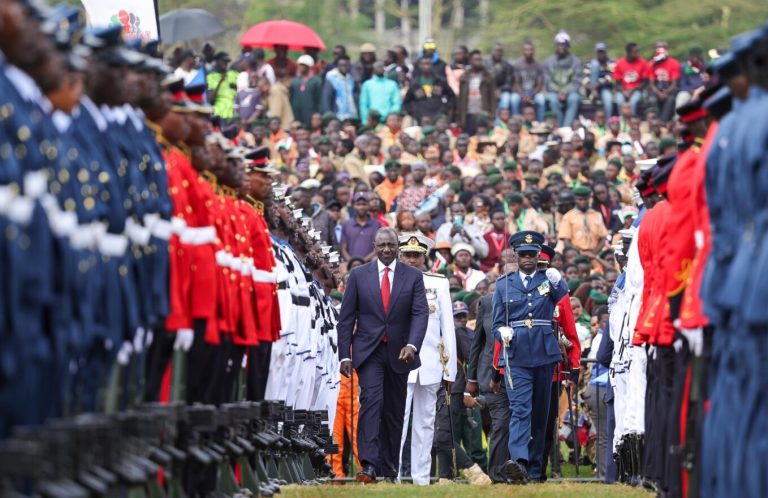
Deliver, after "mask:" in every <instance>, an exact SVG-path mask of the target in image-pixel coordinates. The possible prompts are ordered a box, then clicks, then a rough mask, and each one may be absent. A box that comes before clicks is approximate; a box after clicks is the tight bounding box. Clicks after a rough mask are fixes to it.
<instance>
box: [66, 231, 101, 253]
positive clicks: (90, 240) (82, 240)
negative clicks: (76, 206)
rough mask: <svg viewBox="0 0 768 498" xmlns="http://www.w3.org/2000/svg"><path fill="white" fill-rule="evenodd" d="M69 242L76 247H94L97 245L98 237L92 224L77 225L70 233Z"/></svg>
mask: <svg viewBox="0 0 768 498" xmlns="http://www.w3.org/2000/svg"><path fill="white" fill-rule="evenodd" d="M69 243H70V244H72V247H74V248H75V249H93V248H94V246H95V245H96V237H95V236H94V231H93V229H92V228H91V225H77V226H75V227H74V228H73V229H72V232H71V233H70V234H69Z"/></svg>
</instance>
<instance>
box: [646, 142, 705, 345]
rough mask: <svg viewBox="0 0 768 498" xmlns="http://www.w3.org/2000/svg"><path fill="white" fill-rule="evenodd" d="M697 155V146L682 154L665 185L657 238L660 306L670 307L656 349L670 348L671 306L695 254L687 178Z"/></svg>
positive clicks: (672, 334) (672, 332) (690, 187)
mask: <svg viewBox="0 0 768 498" xmlns="http://www.w3.org/2000/svg"><path fill="white" fill-rule="evenodd" d="M699 152H700V148H699V146H698V145H695V144H694V145H692V146H691V147H690V148H688V149H687V150H686V151H684V152H683V153H681V154H680V155H679V156H678V159H677V163H676V164H675V167H674V168H673V169H672V172H671V173H670V176H669V181H668V182H667V202H668V203H669V210H668V214H667V216H666V217H665V218H664V220H663V221H662V228H661V233H660V237H661V240H662V241H663V242H664V246H663V247H664V249H663V252H662V254H661V255H660V263H661V265H660V268H659V269H658V272H659V277H660V279H661V282H662V283H663V284H664V296H666V297H664V298H662V302H663V303H665V304H669V305H668V306H665V307H664V314H663V317H664V318H663V321H662V322H661V323H660V324H659V328H658V331H657V337H656V340H655V341H654V340H652V341H651V343H653V344H658V345H659V346H671V345H672V342H673V341H674V337H675V329H674V326H673V320H675V319H676V318H677V314H678V313H679V307H678V309H677V310H675V311H674V315H675V316H672V306H671V302H678V303H679V301H680V300H682V297H683V291H684V290H685V286H686V283H687V281H688V277H689V274H690V271H691V266H692V265H693V257H694V255H695V253H696V243H695V241H694V224H693V219H694V215H693V211H694V207H695V206H694V204H693V202H692V197H693V190H694V185H693V183H692V182H691V181H690V178H691V175H692V174H693V170H694V168H695V167H696V161H697V160H698V157H699Z"/></svg>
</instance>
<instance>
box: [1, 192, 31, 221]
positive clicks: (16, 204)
mask: <svg viewBox="0 0 768 498" xmlns="http://www.w3.org/2000/svg"><path fill="white" fill-rule="evenodd" d="M34 210H35V201H33V200H32V199H30V198H28V197H22V196H18V197H16V198H15V199H13V201H12V202H11V203H10V205H9V206H8V210H7V213H6V214H7V215H8V218H9V219H10V220H11V221H12V222H14V223H16V224H19V225H27V224H29V222H30V221H31V220H32V213H33V212H34Z"/></svg>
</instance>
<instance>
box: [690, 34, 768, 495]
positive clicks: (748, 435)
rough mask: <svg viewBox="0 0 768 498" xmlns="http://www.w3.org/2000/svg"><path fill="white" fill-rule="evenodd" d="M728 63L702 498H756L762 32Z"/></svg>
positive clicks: (740, 44) (767, 220)
mask: <svg viewBox="0 0 768 498" xmlns="http://www.w3.org/2000/svg"><path fill="white" fill-rule="evenodd" d="M730 54H731V59H730V60H728V59H727V60H725V61H723V62H721V63H719V64H717V65H716V68H717V69H718V73H719V76H720V77H721V80H723V79H725V80H726V84H727V85H728V86H729V88H730V90H731V93H732V109H731V111H730V112H729V113H728V114H727V115H726V116H725V117H723V118H722V119H721V120H720V122H719V128H718V131H717V135H716V136H715V139H714V141H713V143H712V146H711V149H710V153H709V156H708V158H707V171H706V184H705V187H706V196H707V203H708V208H709V213H710V221H711V226H712V251H711V253H710V255H709V259H708V261H707V266H706V270H705V273H704V277H703V281H702V287H701V296H702V301H703V304H704V311H705V313H706V315H707V316H708V317H709V318H710V324H711V325H712V326H713V327H714V332H713V335H712V363H711V369H712V371H711V373H710V375H709V379H711V386H708V395H709V396H708V399H709V408H708V410H707V413H706V415H705V419H704V425H703V429H702V446H701V458H702V462H701V473H700V475H701V480H700V483H699V484H700V495H701V496H702V497H716V496H764V495H765V494H766V489H767V486H766V478H765V475H764V473H763V472H760V471H759V469H758V468H757V467H755V463H754V462H762V461H764V459H765V458H766V457H767V456H768V443H766V437H767V436H766V431H765V423H764V421H763V420H762V418H761V417H760V416H759V415H754V414H760V413H763V412H764V411H765V407H766V397H765V376H766V375H768V364H767V363H766V361H765V354H766V351H768V336H766V334H765V330H766V325H768V312H766V306H765V298H766V295H767V294H766V288H768V286H767V285H766V283H765V282H766V280H765V278H763V277H764V275H765V269H766V268H767V267H768V250H767V249H766V239H765V237H766V232H767V231H768V230H767V229H768V205H766V199H768V185H767V184H766V181H765V178H766V171H768V162H767V161H766V159H765V158H766V151H765V148H766V145H765V144H766V138H767V137H768V118H767V117H766V116H768V82H767V81H766V77H765V74H766V71H768V67H766V60H768V26H763V28H761V29H757V30H754V31H751V32H748V33H744V34H742V35H739V36H737V37H734V38H733V39H732V41H731V52H730ZM734 66H735V67H734ZM738 73H741V74H738ZM724 76H725V77H724ZM745 77H746V82H745V81H744V78H745ZM747 82H748V84H749V86H748V87H747V86H746V85H745V84H744V83H747ZM705 348H706V346H705ZM724 462H727V463H726V464H724Z"/></svg>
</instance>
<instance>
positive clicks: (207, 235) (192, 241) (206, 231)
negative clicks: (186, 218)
mask: <svg viewBox="0 0 768 498" xmlns="http://www.w3.org/2000/svg"><path fill="white" fill-rule="evenodd" d="M179 239H180V240H181V242H182V243H183V244H189V245H193V246H200V245H203V244H213V243H214V242H216V227H210V226H209V227H196V228H192V227H187V228H185V229H184V231H182V232H181V236H180V237H179Z"/></svg>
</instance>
